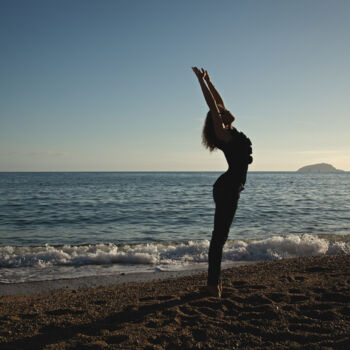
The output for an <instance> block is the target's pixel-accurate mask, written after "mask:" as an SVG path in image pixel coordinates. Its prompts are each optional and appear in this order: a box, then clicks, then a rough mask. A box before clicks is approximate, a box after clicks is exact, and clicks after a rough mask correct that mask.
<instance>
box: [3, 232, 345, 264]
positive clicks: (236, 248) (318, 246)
mask: <svg viewBox="0 0 350 350" xmlns="http://www.w3.org/2000/svg"><path fill="white" fill-rule="evenodd" d="M208 248H209V241H208V240H201V241H188V242H167V243H165V242H152V243H143V244H130V245H126V244H123V245H118V244H114V243H110V244H95V245H76V246H74V245H63V246H52V245H44V246H40V247H32V246H24V247H15V246H5V247H0V267H1V268H18V267H36V268H45V267H51V266H84V265H111V264H133V265H168V264H180V265H181V264H195V263H202V262H206V261H207V259H208ZM334 254H350V242H349V240H348V239H344V240H339V239H338V240H329V239H326V238H320V237H317V236H313V235H307V234H305V235H288V236H285V237H283V236H274V237H270V238H266V239H260V240H258V239H257V240H249V241H244V240H232V241H228V242H227V243H226V245H225V247H224V251H223V260H224V261H262V260H274V259H283V258H293V257H299V256H300V257H302V256H312V255H334Z"/></svg>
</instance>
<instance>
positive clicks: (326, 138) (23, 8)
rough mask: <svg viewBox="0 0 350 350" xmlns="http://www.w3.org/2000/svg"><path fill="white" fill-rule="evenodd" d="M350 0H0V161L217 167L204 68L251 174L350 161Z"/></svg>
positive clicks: (10, 164) (109, 167)
mask: <svg viewBox="0 0 350 350" xmlns="http://www.w3.org/2000/svg"><path fill="white" fill-rule="evenodd" d="M349 34H350V1H347V0H334V1H331V0H329V1H325V0H293V1H280V0H255V1H253V0H245V1H243V0H242V1H232V0H230V1H229V0H220V1H216V2H214V1H206V0H178V1H167V0H149V1H142V0H139V1H136V0H116V1H112V0H94V1H91V0H75V1H68V0H57V1H56V0H42V1H37V0H31V1H24V0H21V1H18V0H1V1H0V45H1V56H0V57H1V61H0V62H1V64H0V96H1V97H0V171H157V170H160V171H191V170H195V171H201V170H203V171H204V170H217V171H222V170H225V169H226V167H227V166H226V163H225V160H224V157H223V155H222V154H221V152H214V153H212V154H211V153H209V152H208V151H207V150H205V149H204V148H203V146H202V145H201V129H202V124H203V120H204V117H205V115H206V112H207V107H206V104H205V102H204V99H203V97H202V95H201V91H200V88H199V85H198V83H197V81H196V79H195V76H194V74H193V73H192V71H191V66H193V65H197V66H200V67H202V66H203V67H205V68H207V69H208V70H209V72H210V73H211V77H212V79H213V82H214V84H215V85H216V87H217V88H218V90H219V91H220V93H221V94H222V96H223V98H224V101H225V104H226V106H227V107H228V108H229V109H230V110H231V111H232V113H233V114H235V116H236V127H237V128H238V129H240V130H242V131H244V132H245V133H246V134H247V135H248V136H249V137H250V138H251V140H252V142H253V152H254V154H253V157H254V162H253V164H252V165H251V167H250V170H253V171H254V170H255V171H283V170H285V171H290V170H296V169H298V168H300V167H302V166H304V165H308V164H314V163H321V162H325V163H330V164H332V165H334V166H335V167H336V168H339V169H343V170H347V171H350V137H349V134H350V133H349V130H350V118H349V117H350V106H349V92H350V89H349V83H350V45H349Z"/></svg>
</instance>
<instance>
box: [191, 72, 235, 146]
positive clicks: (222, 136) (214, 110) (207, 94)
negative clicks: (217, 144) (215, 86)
mask: <svg viewBox="0 0 350 350" xmlns="http://www.w3.org/2000/svg"><path fill="white" fill-rule="evenodd" d="M192 70H193V72H194V74H196V76H197V78H198V82H199V85H200V87H201V89H202V92H203V95H204V99H205V101H206V102H207V105H208V107H209V109H210V112H211V114H212V117H213V123H214V131H215V135H216V137H217V138H218V139H219V140H221V141H224V142H228V141H230V140H231V135H229V134H228V133H227V132H226V131H225V129H224V128H223V126H222V119H221V116H220V110H219V107H218V106H217V104H216V101H215V99H214V96H213V94H212V92H211V91H210V90H209V88H208V86H207V85H206V83H205V79H206V71H205V70H204V69H202V71H200V70H199V69H198V68H197V67H192Z"/></svg>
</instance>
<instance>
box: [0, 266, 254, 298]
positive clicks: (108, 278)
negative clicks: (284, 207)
mask: <svg viewBox="0 0 350 350" xmlns="http://www.w3.org/2000/svg"><path fill="white" fill-rule="evenodd" d="M254 263H257V262H251V261H237V262H229V263H227V262H224V263H223V266H222V270H225V269H229V268H235V267H239V266H243V265H249V264H254ZM206 270H207V265H206V264H205V267H203V265H202V266H200V267H194V268H190V269H184V270H177V271H149V272H130V273H115V274H107V275H100V276H87V277H72V278H60V279H53V280H44V281H28V282H18V283H2V282H0V298H1V297H3V296H19V295H31V294H40V293H47V292H53V291H56V290H59V289H62V290H74V289H79V288H94V287H107V286H111V285H120V284H126V283H132V282H135V283H138V282H139V283H141V282H152V281H160V280H164V279H169V278H178V277H185V276H190V275H195V274H200V273H203V272H206Z"/></svg>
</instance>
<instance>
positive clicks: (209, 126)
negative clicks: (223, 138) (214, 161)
mask: <svg viewBox="0 0 350 350" xmlns="http://www.w3.org/2000/svg"><path fill="white" fill-rule="evenodd" d="M202 143H203V145H204V147H205V148H208V149H209V151H210V152H212V151H214V150H215V149H217V147H218V146H217V144H218V140H217V138H216V135H215V131H214V123H213V117H212V114H211V112H210V111H209V112H208V113H207V117H206V118H205V121H204V127H203V132H202Z"/></svg>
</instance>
